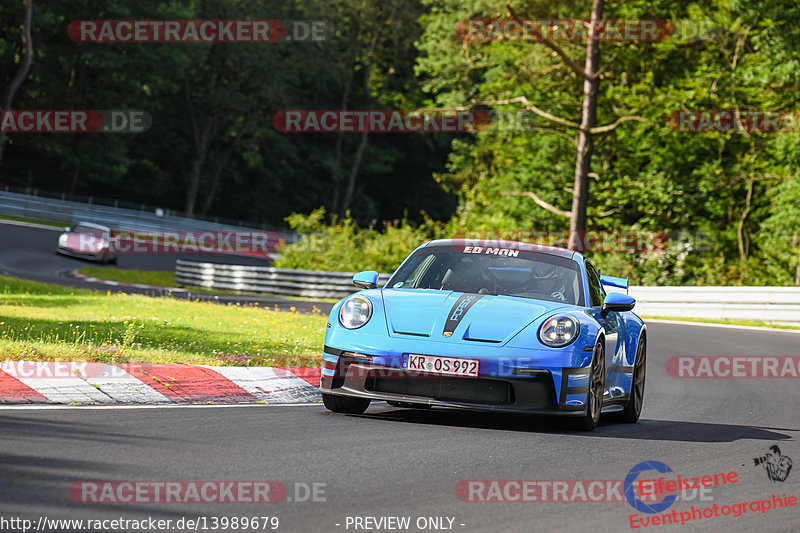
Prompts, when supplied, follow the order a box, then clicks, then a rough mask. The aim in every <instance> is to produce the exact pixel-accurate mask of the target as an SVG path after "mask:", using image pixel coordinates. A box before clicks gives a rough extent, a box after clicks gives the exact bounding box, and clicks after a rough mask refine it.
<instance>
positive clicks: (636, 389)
mask: <svg viewBox="0 0 800 533" xmlns="http://www.w3.org/2000/svg"><path fill="white" fill-rule="evenodd" d="M646 363H647V341H646V340H645V338H644V335H642V336H640V337H639V344H638V345H637V347H636V358H635V359H634V361H633V379H632V382H631V395H630V399H629V400H628V405H626V406H625V409H624V410H623V411H622V412H621V413H619V420H621V421H622V422H628V423H631V424H632V423H635V422H638V421H639V415H640V414H641V412H642V402H643V401H644V375H645V370H646Z"/></svg>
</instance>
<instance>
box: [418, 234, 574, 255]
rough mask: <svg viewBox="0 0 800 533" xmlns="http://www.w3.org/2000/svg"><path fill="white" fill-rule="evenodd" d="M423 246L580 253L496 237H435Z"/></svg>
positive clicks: (550, 253)
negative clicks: (480, 247)
mask: <svg viewBox="0 0 800 533" xmlns="http://www.w3.org/2000/svg"><path fill="white" fill-rule="evenodd" d="M425 246H426V247H427V246H458V247H460V246H484V247H487V246H493V247H498V248H513V249H515V250H521V251H523V252H537V253H542V254H549V255H557V256H559V257H566V258H567V259H572V258H573V257H574V256H575V255H576V254H578V255H580V254H579V252H576V251H574V250H567V249H566V248H559V247H557V246H546V245H544V244H534V243H529V242H518V241H506V240H496V239H437V240H435V241H430V242H428V243H427V244H426V245H425Z"/></svg>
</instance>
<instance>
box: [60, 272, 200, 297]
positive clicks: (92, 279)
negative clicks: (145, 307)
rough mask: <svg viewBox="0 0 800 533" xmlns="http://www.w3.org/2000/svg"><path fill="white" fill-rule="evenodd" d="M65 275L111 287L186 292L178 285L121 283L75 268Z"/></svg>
mask: <svg viewBox="0 0 800 533" xmlns="http://www.w3.org/2000/svg"><path fill="white" fill-rule="evenodd" d="M66 276H67V277H68V278H74V279H79V280H82V281H88V282H89V283H101V284H103V285H111V286H112V287H134V288H137V289H155V290H162V291H172V292H187V290H188V289H181V288H180V287H161V286H158V285H145V284H144V283H123V282H121V281H111V280H107V279H100V278H95V277H93V276H86V275H84V274H80V273H79V272H78V271H77V270H73V271H71V272H67V274H66Z"/></svg>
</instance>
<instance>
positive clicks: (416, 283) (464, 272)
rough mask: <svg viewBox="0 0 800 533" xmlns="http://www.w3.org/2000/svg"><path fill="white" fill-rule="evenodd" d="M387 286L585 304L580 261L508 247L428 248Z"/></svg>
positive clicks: (414, 257)
mask: <svg viewBox="0 0 800 533" xmlns="http://www.w3.org/2000/svg"><path fill="white" fill-rule="evenodd" d="M476 250H477V251H476ZM387 287H389V288H393V289H434V290H448V291H456V292H467V293H473V294H494V295H505V296H517V297H520V298H532V299H537V300H548V301H552V302H563V303H566V304H570V305H581V306H582V305H583V291H582V290H581V287H582V282H581V276H580V269H579V267H578V264H577V263H576V262H574V261H572V260H571V259H568V258H566V257H560V256H556V255H551V254H547V253H539V252H530V251H522V250H509V249H504V248H489V247H487V248H481V247H471V246H466V247H464V246H461V247H458V248H455V247H450V246H436V247H426V248H423V249H421V250H418V251H417V252H415V253H414V254H413V255H412V256H411V257H410V258H409V259H408V261H406V262H405V263H404V264H403V266H402V267H401V268H400V269H399V270H398V271H397V272H396V273H395V275H394V276H392V278H391V279H390V280H389V284H388V285H387Z"/></svg>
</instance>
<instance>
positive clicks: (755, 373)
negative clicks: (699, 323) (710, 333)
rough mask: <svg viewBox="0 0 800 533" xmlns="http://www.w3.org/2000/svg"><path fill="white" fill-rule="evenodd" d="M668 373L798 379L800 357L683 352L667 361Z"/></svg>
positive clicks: (714, 377)
mask: <svg viewBox="0 0 800 533" xmlns="http://www.w3.org/2000/svg"><path fill="white" fill-rule="evenodd" d="M667 374H669V375H670V377H673V378H687V379H693V378H694V379H703V378H706V379H708V378H711V379H736V378H778V379H797V378H799V377H800V356H797V355H787V356H734V355H716V356H705V355H680V356H674V357H670V358H669V359H668V360H667Z"/></svg>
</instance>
